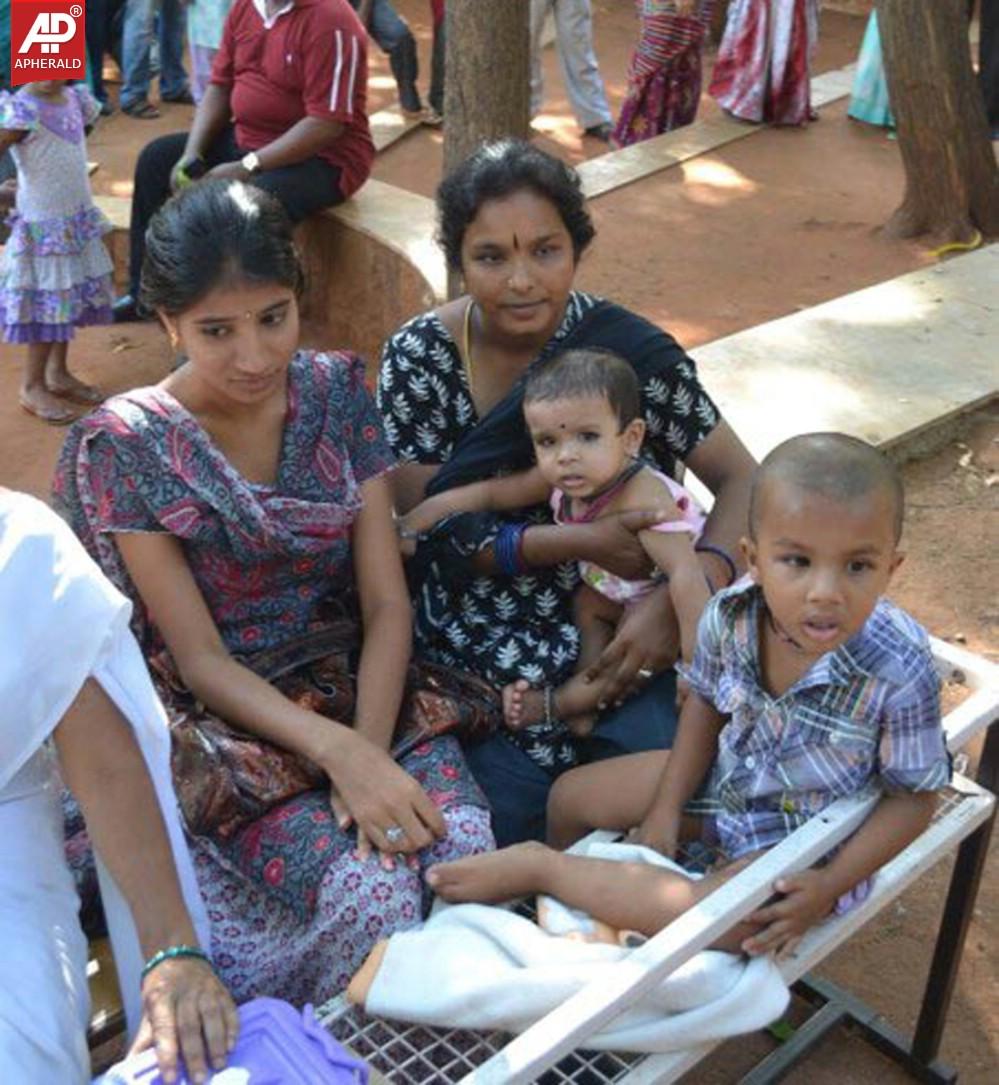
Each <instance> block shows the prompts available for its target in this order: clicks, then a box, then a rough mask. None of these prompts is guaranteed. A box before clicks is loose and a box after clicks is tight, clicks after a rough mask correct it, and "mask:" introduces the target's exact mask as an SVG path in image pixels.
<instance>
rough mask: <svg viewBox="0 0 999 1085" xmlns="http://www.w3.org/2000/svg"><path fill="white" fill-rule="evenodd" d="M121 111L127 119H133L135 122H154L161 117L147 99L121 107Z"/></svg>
mask: <svg viewBox="0 0 999 1085" xmlns="http://www.w3.org/2000/svg"><path fill="white" fill-rule="evenodd" d="M121 111H122V113H127V114H128V116H129V117H134V118H135V120H137V121H154V120H156V118H157V117H159V116H160V115H161V114H160V111H159V110H158V109H157V108H156V106H154V105H153V103H152V102H151V101H149V99H148V98H143V99H142V100H141V101H138V102H133V103H132V104H131V105H123V106H122V107H121Z"/></svg>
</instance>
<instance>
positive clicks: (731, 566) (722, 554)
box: [694, 542, 739, 588]
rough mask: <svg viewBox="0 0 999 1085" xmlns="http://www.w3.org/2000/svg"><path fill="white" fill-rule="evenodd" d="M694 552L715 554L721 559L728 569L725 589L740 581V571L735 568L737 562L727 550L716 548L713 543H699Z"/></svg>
mask: <svg viewBox="0 0 999 1085" xmlns="http://www.w3.org/2000/svg"><path fill="white" fill-rule="evenodd" d="M694 550H695V551H696V552H697V553H698V554H714V556H715V557H716V558H721V560H722V561H723V562H724V563H725V565H726V567H727V568H728V584H726V585H725V587H726V588H727V587H729V586H730V585H732V584H734V583H735V582H736V580H738V579H739V570H738V569H737V568H736V567H735V562H734V561H733V560H732V555H731V554H729V552H728V551H727V550H723V549H722V548H721V547H720V546H714V545H713V544H712V543H708V542H699V543H698V544H697V545H696V546H695V547H694Z"/></svg>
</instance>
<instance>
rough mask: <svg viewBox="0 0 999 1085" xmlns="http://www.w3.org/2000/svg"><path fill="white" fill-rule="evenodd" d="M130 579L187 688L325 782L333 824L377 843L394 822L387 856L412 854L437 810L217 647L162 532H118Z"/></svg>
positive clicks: (382, 759) (184, 569)
mask: <svg viewBox="0 0 999 1085" xmlns="http://www.w3.org/2000/svg"><path fill="white" fill-rule="evenodd" d="M115 538H116V542H117V544H118V548H119V550H120V551H121V554H122V557H123V558H124V560H125V564H126V566H127V567H128V571H129V574H130V576H131V577H132V581H133V582H134V584H135V586H136V588H137V590H138V592H139V594H140V595H141V596H142V599H143V601H144V602H145V604H146V606H147V608H148V609H149V612H150V614H151V615H153V620H154V621H155V622H156V625H157V627H158V629H159V631H160V633H161V634H162V636H163V640H164V641H165V642H166V645H167V648H169V650H170V654H171V655H172V656H173V659H174V662H175V663H176V665H177V669H178V670H179V672H180V675H181V678H182V679H183V681H184V684H185V685H186V686H187V688H188V689H189V690H190V691H191V692H192V693H193V694H194V695H195V696H196V697H197V698H198V700H199V701H201V702H202V703H203V704H205V705H207V706H208V707H209V708H211V709H212V710H213V711H214V712H216V713H218V715H219V716H221V717H222V718H223V719H225V720H227V721H228V722H230V723H232V724H233V725H235V726H236V727H239V728H242V729H243V730H245V731H249V732H250V733H251V734H257V735H260V736H261V737H263V738H266V739H268V740H270V741H271V742H273V743H274V744H275V745H277V746H282V747H284V748H285V749H287V750H292V751H294V752H295V753H299V754H302V755H303V756H305V757H307V758H309V760H311V761H314V762H315V763H316V764H317V765H319V766H320V767H321V768H322V769H323V771H324V772H325V773H326V774H327V775H328V776H329V777H330V780H331V781H332V783H333V787H334V794H333V796H332V799H331V802H332V806H333V811H334V814H335V815H336V817H337V820H338V822H339V824H340V825H341V826H342V827H346V826H347V825H349V824H350V823H351V821H354V822H356V823H357V825H358V827H359V828H360V829H361V831H362V832H363V833H364V834H365V838H366V839H369V840H373V841H374V842H375V843H376V845H377V846H378V847H385V846H386V845H387V843H388V841H387V839H386V837H385V830H386V829H388V828H391V827H392V826H395V825H398V826H401V827H402V828H403V829H404V830H405V833H406V836H405V839H404V840H403V841H402V842H400V843H398V844H396V846H394V848H393V850H394V851H397V852H399V851H413V850H415V849H416V848H417V847H419V846H420V845H419V841H420V840H422V839H423V838H424V837H425V835H426V832H427V830H430V832H435V830H436V828H437V826H438V825H439V814H438V811H437V808H436V807H435V806H434V804H433V803H432V802H431V801H430V799H429V798H428V797H427V795H426V794H425V792H424V791H423V789H422V788H421V787H420V785H419V784H417V783H416V781H415V780H413V778H412V777H411V776H409V775H408V774H407V773H406V772H404V771H403V770H402V769H401V768H399V766H398V765H396V764H395V762H394V761H393V760H392V759H391V758H390V757H389V756H388V754H387V753H386V752H385V751H384V750H383V749H381V748H380V747H379V746H377V745H376V744H375V743H374V742H372V741H370V740H369V739H367V738H365V737H363V736H361V735H359V734H357V733H356V732H355V731H354V730H353V729H352V728H351V727H349V726H345V725H344V724H342V723H337V722H334V721H333V720H328V719H326V718H324V717H322V716H319V715H317V714H316V713H314V712H309V711H307V710H305V709H303V708H299V707H298V705H296V704H294V703H293V702H292V701H289V700H288V698H287V697H285V696H284V695H283V694H282V693H281V692H280V691H278V690H277V689H275V688H274V687H273V686H271V685H270V684H269V683H268V682H266V681H265V680H264V679H263V678H261V677H260V676H259V675H256V674H254V673H253V671H251V670H250V669H249V667H245V666H243V664H241V663H238V662H237V661H236V660H235V659H233V658H232V656H231V655H230V654H229V652H228V651H227V650H226V647H225V644H224V643H223V641H222V637H221V636H220V634H219V631H218V628H217V626H216V625H215V622H214V619H213V618H212V615H211V612H210V611H209V610H208V607H207V605H206V603H205V600H204V598H203V596H202V594H201V591H200V589H199V588H198V585H197V583H196V582H195V580H194V577H193V575H192V573H191V570H190V567H189V566H188V564H187V560H186V559H185V557H184V552H183V550H182V549H181V546H180V543H179V542H178V541H177V540H176V539H174V538H173V537H172V536H169V535H158V534H119V535H116V537H115Z"/></svg>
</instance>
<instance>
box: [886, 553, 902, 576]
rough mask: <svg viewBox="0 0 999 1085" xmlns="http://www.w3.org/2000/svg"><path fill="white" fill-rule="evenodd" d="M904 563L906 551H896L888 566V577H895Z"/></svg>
mask: <svg viewBox="0 0 999 1085" xmlns="http://www.w3.org/2000/svg"><path fill="white" fill-rule="evenodd" d="M903 561H905V551H904V550H896V551H895V553H894V554H892V558H891V562H890V564H889V566H888V575H889V576H894V575H895V572H896V571H897V570H898V567H899V566H900V565H901V564H902V562H903Z"/></svg>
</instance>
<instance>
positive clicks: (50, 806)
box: [0, 490, 209, 1085]
mask: <svg viewBox="0 0 999 1085" xmlns="http://www.w3.org/2000/svg"><path fill="white" fill-rule="evenodd" d="M130 614H131V604H130V603H129V602H128V600H126V599H125V598H124V596H122V595H121V594H120V593H119V592H118V591H116V590H115V588H114V587H112V585H111V584H110V583H109V582H108V581H107V579H106V578H105V577H104V576H103V575H102V573H101V572H100V570H99V569H98V568H97V566H96V565H95V564H94V563H93V561H91V559H90V558H89V557H88V556H87V554H86V552H85V551H84V549H83V547H82V546H81V545H80V543H79V542H78V541H77V539H76V537H75V536H74V535H73V533H72V532H71V531H70V529H69V528H68V527H67V526H66V524H64V523H63V521H62V520H60V519H59V517H58V516H56V515H55V513H53V512H52V511H51V510H50V509H49V508H48V507H47V506H45V505H43V504H42V503H41V502H40V501H37V500H35V499H34V498H31V497H27V496H25V495H24V494H15V493H12V492H10V491H4V490H0V1066H2V1068H3V1069H2V1074H3V1079H4V1080H5V1081H18V1082H21V1081H23V1082H43V1081H45V1082H59V1085H71V1083H75V1082H85V1081H89V1078H90V1073H89V1058H88V1054H87V1046H86V1040H85V1031H86V1026H87V1017H88V1012H89V997H88V991H87V979H86V966H87V942H86V939H85V938H84V936H83V933H82V931H81V930H80V927H79V919H78V909H79V901H78V899H77V895H76V890H75V888H74V885H73V879H72V877H71V875H70V872H69V869H68V867H67V865H66V859H65V854H64V851H63V825H62V809H61V806H60V803H59V786H60V784H59V777H58V773H57V771H56V763H55V756H54V754H53V753H52V751H51V750H50V749H49V748H48V746H47V743H48V739H49V738H50V736H51V734H52V732H53V731H54V730H55V728H56V727H57V726H58V724H59V722H60V720H61V719H62V717H63V715H64V713H65V712H66V709H67V708H68V707H69V706H70V705H71V704H72V702H73V701H74V700H75V698H76V696H77V694H78V693H79V691H80V688H81V687H82V685H83V684H84V682H85V681H86V680H87V679H88V678H90V677H93V678H94V679H95V680H96V681H97V682H99V683H100V685H101V686H102V688H103V689H104V690H105V692H106V693H107V694H108V696H109V697H110V698H111V699H112V700H113V701H114V702H115V704H116V705H117V707H118V709H119V710H120V711H121V713H122V715H123V716H124V717H125V718H126V719H127V720H128V722H129V723H130V724H131V725H132V727H133V729H134V731H135V737H136V741H137V742H138V744H139V747H140V749H141V751H142V754H143V756H144V758H145V761H146V766H147V768H148V770H149V775H150V777H151V780H152V783H153V786H154V788H155V791H156V795H157V798H158V799H159V802H160V809H161V811H162V813H163V817H164V821H165V823H166V826H167V830H168V832H169V835H170V841H171V844H172V846H173V852H174V861H175V862H176V864H177V867H178V872H179V875H180V882H181V887H182V889H183V891H184V896H185V900H186V902H187V906H188V909H189V911H190V913H191V918H192V919H193V921H194V924H195V929H196V930H197V931H198V934H199V937H200V938H201V939H202V944H203V945H204V946H205V947H206V948H207V947H208V945H209V942H208V934H209V931H208V923H207V917H206V916H205V913H204V909H203V906H202V903H201V898H200V895H199V893H198V889H197V884H196V882H195V879H194V870H193V867H192V865H191V861H190V857H189V855H188V852H187V846H186V844H185V843H184V838H183V834H182V831H181V828H180V823H179V819H178V816H177V809H176V799H175V797H174V793H173V786H172V783H171V777H170V737H169V734H168V731H167V724H166V716H165V713H164V711H163V707H162V705H161V704H160V702H159V699H158V698H157V696H156V693H155V691H154V690H153V686H152V683H151V681H150V679H149V673H148V671H147V670H146V665H145V663H144V661H143V659H142V655H141V653H140V651H139V647H138V645H137V644H136V642H135V639H134V638H133V637H132V634H131V632H130V631H129V625H128V621H129V616H130ZM98 875H99V877H100V880H101V895H102V898H103V901H104V910H105V914H106V917H107V921H108V929H109V931H110V934H111V939H112V943H113V946H114V955H115V964H116V967H117V970H118V976H119V982H120V987H121V993H122V1001H123V1002H124V1005H125V1009H126V1013H127V1016H128V1021H129V1025H130V1027H131V1028H132V1029H134V1028H135V1027H136V1026H137V1025H138V1023H139V1018H140V1014H141V1003H140V995H139V971H140V969H141V966H142V960H143V958H142V954H141V951H140V947H139V943H138V938H137V936H136V932H135V926H134V924H133V922H132V917H131V913H130V911H129V908H128V905H127V904H126V902H125V899H124V897H123V896H122V894H121V892H120V891H119V889H118V887H117V886H116V885H115V883H114V881H113V879H112V878H111V877H110V875H109V874H108V872H107V870H106V869H105V868H104V867H103V864H101V862H100V857H99V856H98Z"/></svg>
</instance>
